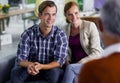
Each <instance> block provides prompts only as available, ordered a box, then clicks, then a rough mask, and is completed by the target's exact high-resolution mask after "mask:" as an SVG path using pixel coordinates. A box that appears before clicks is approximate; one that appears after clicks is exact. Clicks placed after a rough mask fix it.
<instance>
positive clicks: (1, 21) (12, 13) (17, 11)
mask: <svg viewBox="0 0 120 83" xmlns="http://www.w3.org/2000/svg"><path fill="white" fill-rule="evenodd" d="M33 11H34V8H23V9H20V8H17V9H12V10H10V11H9V13H8V14H4V13H2V12H0V34H1V33H2V30H3V29H4V19H6V18H9V17H11V16H15V15H19V14H24V13H28V12H33Z"/></svg>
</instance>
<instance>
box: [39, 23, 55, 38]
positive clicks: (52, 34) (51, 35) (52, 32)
mask: <svg viewBox="0 0 120 83" xmlns="http://www.w3.org/2000/svg"><path fill="white" fill-rule="evenodd" d="M55 30H56V27H55V26H52V30H51V32H50V33H49V35H48V36H47V37H45V38H49V37H54V32H55ZM37 35H38V36H41V37H43V35H42V33H41V32H40V27H39V25H38V27H37Z"/></svg>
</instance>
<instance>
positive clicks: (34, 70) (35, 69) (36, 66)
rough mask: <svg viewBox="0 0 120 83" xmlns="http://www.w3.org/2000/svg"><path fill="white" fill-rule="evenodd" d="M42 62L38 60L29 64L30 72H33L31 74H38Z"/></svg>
mask: <svg viewBox="0 0 120 83" xmlns="http://www.w3.org/2000/svg"><path fill="white" fill-rule="evenodd" d="M40 69H41V68H40V63H38V62H33V63H31V64H29V65H28V68H27V70H28V73H29V74H31V75H36V74H38V73H39V70H40Z"/></svg>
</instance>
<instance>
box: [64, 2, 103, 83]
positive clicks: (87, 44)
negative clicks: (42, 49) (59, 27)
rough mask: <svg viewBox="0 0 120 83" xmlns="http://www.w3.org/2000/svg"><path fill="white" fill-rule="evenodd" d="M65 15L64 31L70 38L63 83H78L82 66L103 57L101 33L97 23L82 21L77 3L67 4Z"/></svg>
mask: <svg viewBox="0 0 120 83" xmlns="http://www.w3.org/2000/svg"><path fill="white" fill-rule="evenodd" d="M64 15H65V17H66V21H67V23H66V24H64V26H63V29H64V31H65V32H66V34H67V36H68V41H69V48H70V51H69V55H68V56H70V58H69V59H68V60H67V67H66V70H65V74H64V77H63V80H62V83H77V78H78V74H79V73H80V72H79V71H80V69H81V67H82V65H83V64H84V63H86V62H88V61H91V60H93V59H96V58H99V57H101V53H102V51H103V49H102V48H101V45H100V37H99V32H98V30H97V27H96V25H95V23H93V22H90V21H85V20H82V19H80V9H79V6H78V4H77V3H76V2H74V1H69V2H68V3H66V4H65V7H64Z"/></svg>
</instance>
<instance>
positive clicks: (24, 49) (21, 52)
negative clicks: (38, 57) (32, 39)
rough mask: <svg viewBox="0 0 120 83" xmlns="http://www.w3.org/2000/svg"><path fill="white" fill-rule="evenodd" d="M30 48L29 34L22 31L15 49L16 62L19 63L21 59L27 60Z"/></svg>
mask: <svg viewBox="0 0 120 83" xmlns="http://www.w3.org/2000/svg"><path fill="white" fill-rule="evenodd" d="M29 50H30V43H29V36H28V33H27V32H24V33H23V34H22V35H21V38H20V42H19V44H18V49H17V60H16V61H17V62H16V63H17V64H19V63H20V61H21V60H28V56H29Z"/></svg>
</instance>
